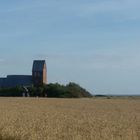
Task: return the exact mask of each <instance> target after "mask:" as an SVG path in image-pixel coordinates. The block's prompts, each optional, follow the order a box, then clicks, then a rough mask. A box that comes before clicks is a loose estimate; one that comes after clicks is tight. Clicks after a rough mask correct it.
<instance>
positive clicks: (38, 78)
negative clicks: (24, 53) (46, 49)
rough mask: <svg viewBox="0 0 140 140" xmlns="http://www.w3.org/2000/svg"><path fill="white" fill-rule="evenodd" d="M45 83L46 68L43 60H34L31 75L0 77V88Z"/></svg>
mask: <svg viewBox="0 0 140 140" xmlns="http://www.w3.org/2000/svg"><path fill="white" fill-rule="evenodd" d="M43 84H47V68H46V62H45V60H34V62H33V67H32V75H8V76H7V77H5V78H0V88H8V87H16V86H26V87H28V86H31V85H34V86H40V85H43Z"/></svg>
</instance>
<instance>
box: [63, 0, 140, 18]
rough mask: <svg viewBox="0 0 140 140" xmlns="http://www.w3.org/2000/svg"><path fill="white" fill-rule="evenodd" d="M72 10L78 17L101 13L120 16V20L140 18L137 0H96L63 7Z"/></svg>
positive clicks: (139, 6)
mask: <svg viewBox="0 0 140 140" xmlns="http://www.w3.org/2000/svg"><path fill="white" fill-rule="evenodd" d="M68 9H69V10H70V11H73V12H74V13H75V14H76V15H77V16H80V17H89V16H90V17H91V16H96V15H97V16H99V15H100V14H103V15H105V14H106V16H111V17H112V18H121V20H129V19H130V20H132V19H134V20H135V19H137V18H140V16H139V11H140V10H139V9H140V1H139V0H133V1H132V0H117V1H116V0H101V1H98V2H95V1H92V2H85V3H81V4H80V3H79V4H75V5H71V6H70V7H65V10H68Z"/></svg>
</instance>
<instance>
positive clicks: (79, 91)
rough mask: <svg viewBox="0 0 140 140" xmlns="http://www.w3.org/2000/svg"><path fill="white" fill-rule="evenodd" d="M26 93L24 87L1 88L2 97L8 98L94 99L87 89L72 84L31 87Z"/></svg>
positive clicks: (0, 94)
mask: <svg viewBox="0 0 140 140" xmlns="http://www.w3.org/2000/svg"><path fill="white" fill-rule="evenodd" d="M27 89H28V91H25V89H24V88H23V87H21V86H20V87H15V88H1V89H0V96H5V97H6V96H7V97H10V96H12V97H21V96H23V93H24V95H25V96H27V95H29V96H30V97H50V98H82V97H92V95H91V93H89V92H88V91H87V90H86V89H84V88H82V87H81V86H80V85H78V84H76V83H73V82H70V83H69V84H67V85H61V84H59V83H54V84H53V83H51V84H48V85H42V86H39V87H35V86H31V87H28V88H27ZM26 92H28V93H26Z"/></svg>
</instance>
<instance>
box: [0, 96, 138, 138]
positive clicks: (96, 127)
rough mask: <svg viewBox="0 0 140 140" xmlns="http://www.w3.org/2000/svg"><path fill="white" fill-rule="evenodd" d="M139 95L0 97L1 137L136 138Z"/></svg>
mask: <svg viewBox="0 0 140 140" xmlns="http://www.w3.org/2000/svg"><path fill="white" fill-rule="evenodd" d="M139 139H140V99H131V98H128V99H127V98H126V99H121V98H120V99H96V98H93V99H41V98H0V140H139Z"/></svg>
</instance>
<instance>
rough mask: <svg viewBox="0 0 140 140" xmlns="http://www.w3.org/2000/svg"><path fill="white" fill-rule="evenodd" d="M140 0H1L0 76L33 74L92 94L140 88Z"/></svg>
mask: <svg viewBox="0 0 140 140" xmlns="http://www.w3.org/2000/svg"><path fill="white" fill-rule="evenodd" d="M139 13H140V1H139V0H59V1H58V0H12V1H11V0H4V1H0V77H4V76H6V75H9V74H29V75H30V74H31V70H32V63H33V60H34V59H45V60H46V63H47V75H48V82H49V83H55V82H58V83H61V84H67V83H68V82H70V81H72V82H76V83H78V84H80V85H81V86H82V87H84V88H86V89H87V90H88V91H90V92H91V93H92V94H112V95H114V94H119V95H122V94H133V95H135V94H140V85H139V84H140V14H139Z"/></svg>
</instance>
